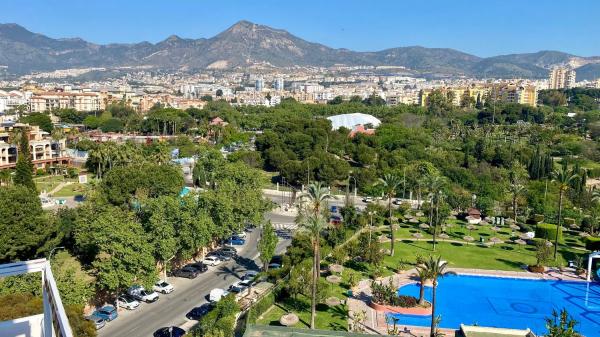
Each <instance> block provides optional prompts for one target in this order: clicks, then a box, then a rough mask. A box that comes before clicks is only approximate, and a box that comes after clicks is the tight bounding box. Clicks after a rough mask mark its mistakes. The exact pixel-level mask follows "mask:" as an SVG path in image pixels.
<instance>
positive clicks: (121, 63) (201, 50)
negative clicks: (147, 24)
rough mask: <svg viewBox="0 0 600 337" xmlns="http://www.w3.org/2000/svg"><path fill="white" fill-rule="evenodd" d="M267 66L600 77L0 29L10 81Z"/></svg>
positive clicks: (562, 57) (268, 38)
mask: <svg viewBox="0 0 600 337" xmlns="http://www.w3.org/2000/svg"><path fill="white" fill-rule="evenodd" d="M254 65H264V66H271V67H291V66H322V67H329V66H334V65H347V66H360V65H374V66H384V65H386V66H402V67H405V68H406V69H407V71H409V72H412V73H414V74H420V75H425V76H427V75H431V76H472V77H497V78H515V77H526V78H544V77H547V75H548V69H549V68H550V67H552V66H555V65H569V66H571V67H574V68H576V70H577V75H578V76H577V80H583V79H594V78H598V77H600V57H597V56H594V57H580V56H576V55H571V54H567V53H563V52H559V51H540V52H537V53H527V54H511V55H501V56H494V57H487V58H481V57H478V56H475V55H471V54H468V53H464V52H461V51H458V50H454V49H448V48H425V47H420V46H410V47H399V48H391V49H385V50H381V51H376V52H357V51H352V50H348V49H343V48H342V49H335V48H330V47H328V46H325V45H322V44H319V43H313V42H308V41H306V40H303V39H301V38H299V37H296V36H294V35H292V34H290V33H289V32H287V31H285V30H281V29H275V28H271V27H268V26H264V25H259V24H254V23H251V22H248V21H240V22H238V23H236V24H234V25H233V26H231V27H230V28H228V29H227V30H225V31H223V32H221V33H220V34H218V35H216V36H214V37H212V38H208V39H206V38H199V39H184V38H181V37H178V36H176V35H172V36H170V37H168V38H167V39H165V40H163V41H161V42H158V43H154V44H153V43H149V42H140V43H133V44H106V45H100V44H94V43H91V42H87V41H85V40H83V39H80V38H61V39H53V38H50V37H47V36H44V35H42V34H37V33H32V32H30V31H28V30H27V29H25V28H24V27H22V26H20V25H17V24H0V66H7V67H8V72H9V73H11V74H19V75H20V74H27V73H31V72H40V71H52V70H58V69H69V68H88V67H105V68H117V67H146V68H152V69H162V70H183V71H194V70H201V69H232V68H236V67H249V66H254Z"/></svg>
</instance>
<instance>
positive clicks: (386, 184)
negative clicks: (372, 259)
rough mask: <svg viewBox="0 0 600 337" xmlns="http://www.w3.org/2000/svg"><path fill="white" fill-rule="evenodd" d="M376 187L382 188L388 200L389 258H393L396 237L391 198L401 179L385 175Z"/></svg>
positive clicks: (388, 174) (392, 175)
mask: <svg viewBox="0 0 600 337" xmlns="http://www.w3.org/2000/svg"><path fill="white" fill-rule="evenodd" d="M377 184H378V185H381V186H382V187H383V190H384V193H385V195H386V196H387V199H388V216H389V218H388V219H389V222H390V233H391V238H392V242H391V248H390V256H394V241H395V238H396V236H395V235H394V226H393V225H392V198H393V197H394V196H395V195H396V190H398V187H399V186H400V185H401V184H402V179H400V177H398V176H397V175H395V174H390V173H386V174H385V175H384V176H383V178H379V181H378V182H377Z"/></svg>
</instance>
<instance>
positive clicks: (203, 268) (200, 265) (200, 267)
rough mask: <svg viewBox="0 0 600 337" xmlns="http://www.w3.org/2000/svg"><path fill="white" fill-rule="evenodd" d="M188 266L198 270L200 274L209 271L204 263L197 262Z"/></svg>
mask: <svg viewBox="0 0 600 337" xmlns="http://www.w3.org/2000/svg"><path fill="white" fill-rule="evenodd" d="M188 266H190V267H192V268H194V269H196V270H197V271H199V272H200V273H204V272H205V271H207V270H208V267H207V266H206V265H205V264H204V263H202V262H195V263H192V264H189V265H188Z"/></svg>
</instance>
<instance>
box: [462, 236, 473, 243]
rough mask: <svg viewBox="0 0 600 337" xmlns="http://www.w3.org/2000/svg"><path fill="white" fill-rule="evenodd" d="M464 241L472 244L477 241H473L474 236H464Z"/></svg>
mask: <svg viewBox="0 0 600 337" xmlns="http://www.w3.org/2000/svg"><path fill="white" fill-rule="evenodd" d="M463 240H465V241H467V242H472V241H473V240H475V239H473V237H472V236H469V235H465V236H463Z"/></svg>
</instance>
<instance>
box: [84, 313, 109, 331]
mask: <svg viewBox="0 0 600 337" xmlns="http://www.w3.org/2000/svg"><path fill="white" fill-rule="evenodd" d="M85 319H87V320H88V321H91V322H92V323H94V326H95V327H96V330H99V329H102V328H103V327H104V326H105V325H106V321H105V320H104V318H102V317H99V316H96V315H94V314H91V315H89V316H87V317H86V318H85Z"/></svg>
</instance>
